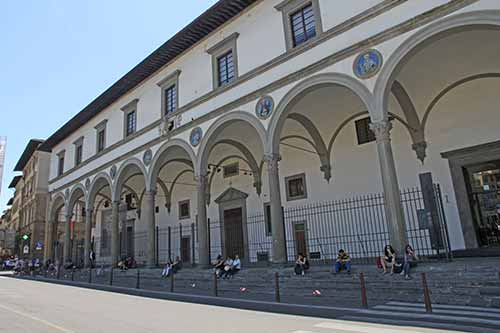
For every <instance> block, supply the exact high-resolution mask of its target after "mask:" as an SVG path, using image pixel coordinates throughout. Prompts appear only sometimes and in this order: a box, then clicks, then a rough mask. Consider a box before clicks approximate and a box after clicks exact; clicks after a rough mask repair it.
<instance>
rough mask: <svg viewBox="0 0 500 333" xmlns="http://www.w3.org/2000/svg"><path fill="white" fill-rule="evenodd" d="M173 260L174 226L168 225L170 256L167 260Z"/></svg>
mask: <svg viewBox="0 0 500 333" xmlns="http://www.w3.org/2000/svg"><path fill="white" fill-rule="evenodd" d="M169 260H172V228H171V227H168V258H167V261H169Z"/></svg>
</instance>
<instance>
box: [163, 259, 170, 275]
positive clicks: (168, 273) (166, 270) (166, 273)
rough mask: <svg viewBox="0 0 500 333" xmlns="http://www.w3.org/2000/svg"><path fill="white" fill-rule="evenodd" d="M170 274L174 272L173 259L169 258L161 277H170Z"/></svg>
mask: <svg viewBox="0 0 500 333" xmlns="http://www.w3.org/2000/svg"><path fill="white" fill-rule="evenodd" d="M170 274H172V261H171V260H169V261H167V263H166V264H165V266H164V267H163V270H162V272H161V277H169V276H170Z"/></svg>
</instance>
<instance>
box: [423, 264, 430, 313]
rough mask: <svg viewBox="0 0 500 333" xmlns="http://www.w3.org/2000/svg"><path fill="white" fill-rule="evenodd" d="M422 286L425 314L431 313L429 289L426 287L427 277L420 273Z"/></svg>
mask: <svg viewBox="0 0 500 333" xmlns="http://www.w3.org/2000/svg"><path fill="white" fill-rule="evenodd" d="M422 286H423V287H424V303H425V312H427V313H432V304H431V296H430V294H429V287H428V286H427V276H426V275H425V273H422Z"/></svg>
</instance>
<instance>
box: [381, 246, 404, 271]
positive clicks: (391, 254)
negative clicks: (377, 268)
mask: <svg viewBox="0 0 500 333" xmlns="http://www.w3.org/2000/svg"><path fill="white" fill-rule="evenodd" d="M380 265H381V266H382V269H383V273H384V274H387V273H388V272H387V266H389V265H390V267H391V275H393V274H394V273H397V270H400V269H401V266H402V265H401V264H398V262H397V260H396V250H394V248H393V247H392V246H391V245H389V244H388V245H386V246H385V247H384V255H383V256H382V257H380Z"/></svg>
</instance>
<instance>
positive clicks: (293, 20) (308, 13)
mask: <svg viewBox="0 0 500 333" xmlns="http://www.w3.org/2000/svg"><path fill="white" fill-rule="evenodd" d="M290 24H291V29H292V38H293V46H294V47H295V46H298V45H300V44H302V43H304V42H306V41H308V40H309V39H311V38H313V37H315V36H316V21H315V17H314V10H313V5H312V3H310V4H309V5H307V6H305V7H303V8H302V9H299V10H298V11H296V12H294V13H292V14H291V15H290Z"/></svg>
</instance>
